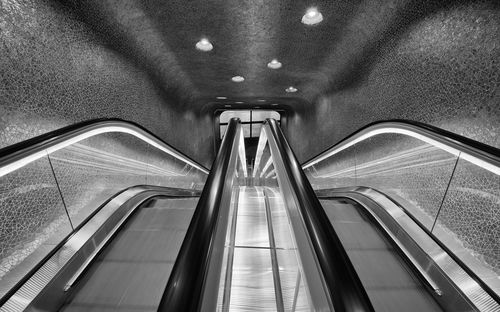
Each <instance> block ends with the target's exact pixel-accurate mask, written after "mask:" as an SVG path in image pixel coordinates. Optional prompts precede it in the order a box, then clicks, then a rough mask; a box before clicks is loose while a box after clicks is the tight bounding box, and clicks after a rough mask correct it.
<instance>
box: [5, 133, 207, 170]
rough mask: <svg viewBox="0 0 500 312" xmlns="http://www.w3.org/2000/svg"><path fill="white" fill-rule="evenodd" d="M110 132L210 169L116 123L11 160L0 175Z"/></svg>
mask: <svg viewBox="0 0 500 312" xmlns="http://www.w3.org/2000/svg"><path fill="white" fill-rule="evenodd" d="M109 132H120V133H127V134H130V135H133V136H135V137H137V138H139V139H141V140H142V141H144V142H146V143H148V144H150V145H152V146H154V147H156V148H157V149H159V150H161V151H163V152H165V153H167V154H169V155H171V156H173V157H175V158H177V159H179V160H182V161H184V162H185V163H187V164H189V165H191V166H193V167H194V168H196V169H198V170H200V171H201V172H203V173H205V174H208V170H206V169H205V168H203V167H201V166H199V165H198V164H196V163H194V162H193V161H191V160H190V159H189V158H187V157H184V156H183V155H180V154H179V153H177V152H176V151H174V150H172V149H169V148H167V147H165V146H164V145H163V144H160V143H158V142H157V141H155V140H153V139H151V138H150V137H148V136H146V135H144V134H143V133H141V132H142V131H137V130H134V129H131V128H129V127H125V126H118V125H114V126H103V127H99V128H97V129H92V130H89V131H87V132H85V133H82V134H78V135H76V136H74V137H71V138H69V139H67V140H64V141H63V142H59V143H57V144H55V145H52V146H50V147H48V148H46V149H43V150H40V151H37V152H34V153H33V154H30V155H28V156H26V157H23V158H21V159H18V160H15V161H13V162H11V163H8V164H6V165H5V166H3V167H1V168H0V177H3V176H4V175H6V174H9V173H11V172H13V171H15V170H17V169H19V168H22V167H24V166H26V165H28V164H29V163H32V162H34V161H35V160H38V159H40V158H42V157H44V156H47V155H50V154H52V153H54V152H56V151H58V150H60V149H63V148H65V147H67V146H69V145H72V144H75V143H78V142H80V141H82V140H85V139H87V138H90V137H92V136H96V135H98V134H102V133H109Z"/></svg>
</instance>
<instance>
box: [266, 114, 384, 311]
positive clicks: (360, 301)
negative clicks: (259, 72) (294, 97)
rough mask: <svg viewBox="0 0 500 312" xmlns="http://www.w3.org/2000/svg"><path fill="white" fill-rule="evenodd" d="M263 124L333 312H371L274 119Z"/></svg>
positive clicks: (358, 282) (336, 236)
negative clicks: (313, 254) (318, 266)
mask: <svg viewBox="0 0 500 312" xmlns="http://www.w3.org/2000/svg"><path fill="white" fill-rule="evenodd" d="M266 124H267V125H268V126H269V128H270V132H271V134H272V138H269V137H268V140H271V139H272V140H274V141H275V143H276V145H277V148H278V151H279V153H280V155H281V157H282V159H283V163H284V168H285V172H284V174H285V175H286V176H287V178H288V180H289V182H290V185H291V187H292V190H293V192H294V193H295V195H296V198H297V200H298V206H299V209H300V211H301V215H302V217H303V220H304V223H305V226H306V228H307V231H308V233H309V236H310V239H311V243H312V245H313V248H314V251H315V253H316V256H317V259H318V263H319V265H320V267H321V271H322V273H323V277H324V280H325V283H326V285H327V288H328V292H329V295H330V297H331V299H332V302H333V306H334V309H335V311H337V312H340V311H349V312H351V311H352V312H354V311H359V312H361V311H374V309H373V306H372V304H371V302H370V300H369V298H368V295H367V293H366V291H365V289H364V287H363V285H362V284H361V281H360V279H359V277H358V275H357V273H356V270H355V269H354V267H353V265H352V263H351V261H350V259H349V257H348V255H347V253H346V251H345V249H344V247H343V246H342V243H341V241H340V239H339V237H338V235H337V233H336V232H335V230H334V229H333V227H332V225H331V224H330V222H329V221H328V220H329V219H328V216H327V215H326V213H325V211H324V210H323V207H322V206H321V203H320V202H319V200H318V198H317V197H316V194H315V193H314V190H313V189H312V187H311V185H310V184H309V181H308V180H307V178H306V176H305V174H304V172H303V171H302V169H301V166H300V164H299V162H298V161H297V158H296V157H295V155H294V153H293V151H292V149H291V148H290V145H289V144H288V142H287V140H286V138H285V136H284V135H283V132H282V131H281V129H280V127H279V126H278V124H277V122H276V121H275V120H274V119H267V121H266Z"/></svg>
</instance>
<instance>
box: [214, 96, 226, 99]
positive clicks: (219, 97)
mask: <svg viewBox="0 0 500 312" xmlns="http://www.w3.org/2000/svg"><path fill="white" fill-rule="evenodd" d="M216 99H217V100H226V99H227V97H225V96H218V97H216Z"/></svg>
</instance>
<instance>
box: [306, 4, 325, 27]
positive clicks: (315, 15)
mask: <svg viewBox="0 0 500 312" xmlns="http://www.w3.org/2000/svg"><path fill="white" fill-rule="evenodd" d="M322 20H323V15H322V14H321V12H320V11H318V9H317V8H309V9H307V12H306V14H304V16H302V23H303V24H306V25H315V24H318V23H320V22H321V21H322Z"/></svg>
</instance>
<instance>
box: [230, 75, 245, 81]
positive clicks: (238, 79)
mask: <svg viewBox="0 0 500 312" xmlns="http://www.w3.org/2000/svg"><path fill="white" fill-rule="evenodd" d="M231 80H232V81H234V82H243V81H245V78H243V77H242V76H234V77H233V78H231Z"/></svg>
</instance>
